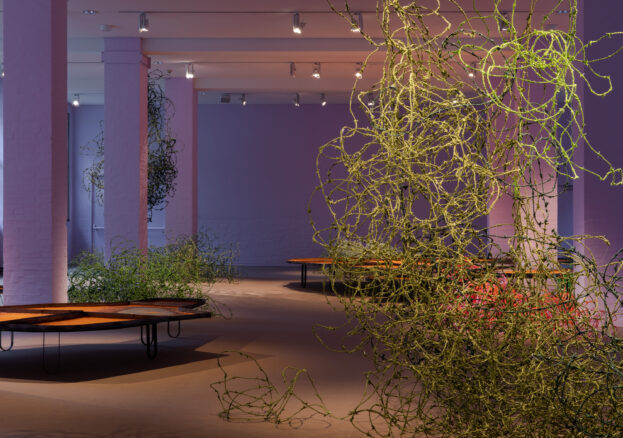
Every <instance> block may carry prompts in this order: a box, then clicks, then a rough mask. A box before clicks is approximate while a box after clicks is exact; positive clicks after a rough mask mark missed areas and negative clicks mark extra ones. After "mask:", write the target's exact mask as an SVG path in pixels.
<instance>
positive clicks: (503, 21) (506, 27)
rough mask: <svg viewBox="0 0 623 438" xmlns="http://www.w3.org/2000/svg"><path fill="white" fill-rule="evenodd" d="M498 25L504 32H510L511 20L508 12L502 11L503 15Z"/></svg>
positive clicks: (499, 18)
mask: <svg viewBox="0 0 623 438" xmlns="http://www.w3.org/2000/svg"><path fill="white" fill-rule="evenodd" d="M498 26H499V27H500V30H501V31H502V32H508V31H509V26H510V22H509V20H508V12H502V16H501V17H498Z"/></svg>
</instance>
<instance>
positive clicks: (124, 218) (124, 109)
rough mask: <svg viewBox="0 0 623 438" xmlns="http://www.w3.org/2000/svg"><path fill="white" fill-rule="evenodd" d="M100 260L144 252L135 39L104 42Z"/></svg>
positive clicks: (142, 133) (141, 102)
mask: <svg viewBox="0 0 623 438" xmlns="http://www.w3.org/2000/svg"><path fill="white" fill-rule="evenodd" d="M104 44H105V45H104V53H103V54H102V59H103V61H104V76H105V82H104V86H105V90H104V106H105V107H104V228H105V230H104V235H105V239H106V243H105V250H104V252H105V256H106V258H109V257H110V255H111V254H112V252H113V251H114V250H115V249H121V248H132V247H133V248H139V249H140V250H143V251H146V250H147V69H148V68H149V58H147V57H146V56H145V55H143V52H142V40H141V39H140V38H106V39H105V40H104Z"/></svg>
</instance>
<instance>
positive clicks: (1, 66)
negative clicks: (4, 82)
mask: <svg viewBox="0 0 623 438" xmlns="http://www.w3.org/2000/svg"><path fill="white" fill-rule="evenodd" d="M3 77H4V62H2V63H0V78H3Z"/></svg>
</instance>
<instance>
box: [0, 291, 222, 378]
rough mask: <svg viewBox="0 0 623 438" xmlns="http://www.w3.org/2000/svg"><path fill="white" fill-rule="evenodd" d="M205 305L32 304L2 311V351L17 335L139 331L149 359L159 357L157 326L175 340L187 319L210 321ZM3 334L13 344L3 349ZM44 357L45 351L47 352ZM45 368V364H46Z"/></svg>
mask: <svg viewBox="0 0 623 438" xmlns="http://www.w3.org/2000/svg"><path fill="white" fill-rule="evenodd" d="M203 304H205V300H203V299H184V298H153V299H147V300H139V301H128V302H115V303H67V304H58V303H56V304H29V305H21V306H1V307H0V350H3V351H9V350H11V349H12V348H13V343H14V333H15V332H38V333H43V348H44V349H45V334H46V333H49V332H54V333H58V335H59V351H60V333H62V332H81V331H95V330H114V329H120V328H126V327H140V329H141V342H142V343H143V345H145V347H146V349H147V357H149V358H150V359H154V358H155V357H156V355H157V353H158V327H157V326H158V324H159V323H164V322H166V323H167V333H168V334H169V336H170V337H173V338H176V337H178V336H179V334H180V322H181V321H182V320H187V319H196V318H209V317H211V316H212V313H211V312H207V311H201V310H196V309H195V308H196V307H199V306H201V305H203ZM171 322H177V331H176V333H175V334H172V333H171V327H170V324H171ZM2 332H9V333H10V344H9V345H8V346H4V345H2ZM44 357H45V350H44ZM44 366H45V363H44Z"/></svg>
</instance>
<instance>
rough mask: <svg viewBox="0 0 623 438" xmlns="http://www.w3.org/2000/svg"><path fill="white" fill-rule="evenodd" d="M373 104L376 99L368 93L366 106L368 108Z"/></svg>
mask: <svg viewBox="0 0 623 438" xmlns="http://www.w3.org/2000/svg"><path fill="white" fill-rule="evenodd" d="M374 105H376V101H375V99H374V94H369V95H368V106H369V107H370V108H372V107H373V106H374Z"/></svg>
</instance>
